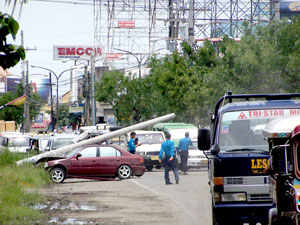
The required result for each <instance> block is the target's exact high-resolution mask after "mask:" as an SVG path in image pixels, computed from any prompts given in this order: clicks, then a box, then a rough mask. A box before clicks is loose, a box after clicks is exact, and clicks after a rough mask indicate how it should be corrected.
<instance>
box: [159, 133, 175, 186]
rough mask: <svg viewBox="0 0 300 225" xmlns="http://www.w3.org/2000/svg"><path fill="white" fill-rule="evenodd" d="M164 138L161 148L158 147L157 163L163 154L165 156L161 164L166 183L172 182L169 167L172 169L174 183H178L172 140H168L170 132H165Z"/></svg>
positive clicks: (160, 160)
mask: <svg viewBox="0 0 300 225" xmlns="http://www.w3.org/2000/svg"><path fill="white" fill-rule="evenodd" d="M166 139H167V140H166V141H165V142H164V143H162V144H161V149H160V152H159V163H161V162H162V156H163V154H164V155H165V158H164V160H163V164H164V166H165V181H166V185H169V184H173V183H171V181H170V177H169V168H171V169H172V170H173V173H174V176H175V181H176V184H179V175H178V169H177V165H176V163H175V160H174V155H175V151H174V141H171V140H170V139H171V134H170V133H167V134H166Z"/></svg>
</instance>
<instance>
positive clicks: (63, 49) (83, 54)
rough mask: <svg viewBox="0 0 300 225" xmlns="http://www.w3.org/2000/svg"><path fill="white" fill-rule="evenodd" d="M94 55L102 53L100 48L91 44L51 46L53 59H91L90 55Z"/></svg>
mask: <svg viewBox="0 0 300 225" xmlns="http://www.w3.org/2000/svg"><path fill="white" fill-rule="evenodd" d="M92 55H94V56H95V57H97V56H101V55H102V49H101V48H94V47H92V46H80V45H79V46H53V59H54V60H65V59H71V60H79V59H85V60H89V59H91V56H92Z"/></svg>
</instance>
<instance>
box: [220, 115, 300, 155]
mask: <svg viewBox="0 0 300 225" xmlns="http://www.w3.org/2000/svg"><path fill="white" fill-rule="evenodd" d="M298 111H299V110H297V109H264V110H245V111H234V112H225V113H224V114H223V115H222V118H221V124H220V130H219V132H220V135H219V141H218V144H219V147H220V150H221V152H224V151H229V152H232V150H238V149H241V151H243V149H245V150H247V149H251V150H255V149H257V150H258V151H261V150H265V151H268V143H267V141H265V140H264V137H263V129H264V127H265V126H266V124H267V123H268V122H269V121H271V120H273V119H276V118H279V117H285V116H292V115H295V114H297V113H299V112H298Z"/></svg>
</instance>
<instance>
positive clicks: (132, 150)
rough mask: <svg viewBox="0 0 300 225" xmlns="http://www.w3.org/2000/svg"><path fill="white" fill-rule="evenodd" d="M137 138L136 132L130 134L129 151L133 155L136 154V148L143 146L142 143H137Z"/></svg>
mask: <svg viewBox="0 0 300 225" xmlns="http://www.w3.org/2000/svg"><path fill="white" fill-rule="evenodd" d="M135 136H136V133H135V132H131V133H130V139H129V141H128V151H129V152H130V153H131V154H135V150H136V147H138V146H140V145H141V143H138V142H137V139H135Z"/></svg>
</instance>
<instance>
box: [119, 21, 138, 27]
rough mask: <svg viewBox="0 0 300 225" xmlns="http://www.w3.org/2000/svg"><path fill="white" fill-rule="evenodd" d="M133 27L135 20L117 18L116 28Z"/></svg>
mask: <svg viewBox="0 0 300 225" xmlns="http://www.w3.org/2000/svg"><path fill="white" fill-rule="evenodd" d="M132 27H135V21H133V20H127V21H124V20H119V21H118V28H132Z"/></svg>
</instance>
